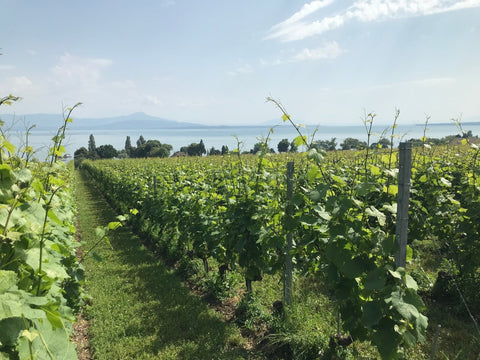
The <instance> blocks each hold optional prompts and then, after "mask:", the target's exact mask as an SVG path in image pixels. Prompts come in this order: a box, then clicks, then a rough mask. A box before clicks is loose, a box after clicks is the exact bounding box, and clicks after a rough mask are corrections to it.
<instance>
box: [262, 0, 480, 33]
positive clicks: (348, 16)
mask: <svg viewBox="0 0 480 360" xmlns="http://www.w3.org/2000/svg"><path fill="white" fill-rule="evenodd" d="M327 2H328V1H327ZM315 3H317V2H316V1H313V2H310V3H309V4H306V5H304V6H303V7H302V9H301V10H300V11H299V12H297V13H296V14H294V15H293V16H291V17H290V18H288V19H287V20H285V21H283V22H281V23H279V24H277V25H274V26H273V27H272V28H271V29H270V33H269V34H268V35H267V37H266V39H279V40H281V41H285V42H287V41H296V40H302V39H305V38H307V37H310V36H314V35H320V34H323V33H325V32H327V31H330V30H334V29H337V28H340V27H342V26H343V25H344V24H345V23H347V22H348V21H351V20H357V21H362V22H369V21H377V20H385V19H396V18H404V17H413V16H424V15H433V14H438V13H443V12H449V11H455V10H460V9H467V8H474V7H480V0H460V1H455V0H357V1H355V2H354V3H353V4H352V5H351V6H349V7H347V8H346V9H344V10H343V11H341V12H340V13H339V14H336V15H333V16H326V17H323V18H321V19H319V20H315V21H311V22H305V21H301V20H302V19H303V18H304V16H303V14H311V13H313V12H315V11H317V10H318V9H320V7H318V4H317V7H318V8H316V7H315ZM307 6H309V7H307ZM309 10H313V11H310V12H309Z"/></svg>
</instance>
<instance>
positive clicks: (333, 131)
mask: <svg viewBox="0 0 480 360" xmlns="http://www.w3.org/2000/svg"><path fill="white" fill-rule="evenodd" d="M316 128H317V132H316V133H315V139H317V140H329V139H331V138H334V137H335V138H336V139H337V144H340V143H342V142H343V140H344V139H345V138H348V137H353V138H356V139H359V140H366V139H367V134H366V131H365V127H364V126H363V125H355V126H319V127H313V126H307V127H306V128H302V129H301V132H302V133H303V134H304V135H307V136H311V135H312V134H313V133H314V131H315V129H316ZM269 130H270V127H268V126H236V127H220V126H212V127H201V128H187V129H158V130H143V131H142V130H121V129H114V130H71V131H67V136H66V139H65V141H64V145H65V148H66V151H67V153H68V154H71V155H73V153H74V152H75V150H76V149H78V148H80V147H82V146H83V147H85V148H87V147H88V139H89V136H90V134H93V135H94V137H95V144H96V146H97V147H98V146H100V145H105V144H111V145H113V146H114V147H115V148H116V149H119V150H120V149H123V148H124V147H125V140H126V137H127V136H130V139H131V142H132V145H133V146H136V141H137V139H138V138H139V137H140V135H143V137H144V138H145V139H146V140H150V139H152V140H159V141H160V142H161V143H167V144H170V145H172V146H173V151H178V150H180V148H181V147H182V146H186V145H189V144H191V143H194V142H195V143H198V142H200V140H203V142H204V144H205V148H206V149H207V150H208V149H210V148H211V147H212V146H213V147H215V148H216V149H221V147H222V145H226V146H228V148H229V149H230V150H233V149H235V148H237V140H236V139H235V137H237V138H238V140H239V141H240V142H241V144H240V150H241V151H249V150H250V149H251V148H253V145H254V144H255V143H256V142H258V141H259V140H260V139H262V138H265V137H266V136H267V135H268V133H269ZM464 130H465V131H468V130H471V131H472V133H473V134H474V135H479V134H480V125H468V124H466V125H464ZM373 131H374V133H375V134H376V135H374V136H372V139H371V142H376V141H378V139H379V136H380V135H381V134H382V132H384V131H386V137H387V138H389V136H390V133H391V128H390V129H389V127H388V125H385V126H382V125H378V126H374V129H373ZM395 133H396V134H397V135H399V137H396V138H395V143H396V144H398V142H400V140H401V139H402V138H403V140H407V139H411V138H417V139H418V138H420V137H422V136H423V126H417V125H407V126H405V125H403V126H402V125H399V126H398V127H397V128H396V131H395ZM458 133H459V131H458V129H457V128H456V126H455V124H453V123H452V124H448V125H429V126H428V131H427V137H430V138H441V137H444V136H447V135H454V134H458ZM53 135H54V132H53V131H40V130H39V131H35V129H33V130H32V134H31V136H30V138H29V144H30V145H32V146H33V147H34V148H35V149H36V150H37V157H38V158H39V159H43V158H44V157H45V155H46V153H47V149H48V148H49V147H50V146H51V145H50V144H51V138H52V136H53ZM297 135H298V134H297V132H296V130H295V129H294V128H293V127H292V126H291V125H286V124H282V125H281V126H277V127H274V128H273V134H271V135H270V142H269V144H270V147H272V148H273V149H275V150H277V144H278V143H279V141H280V140H282V139H284V138H287V139H288V140H289V141H291V140H293V138H295V137H296V136H297ZM10 141H11V142H13V143H14V144H15V145H17V146H18V145H19V144H22V143H24V140H22V138H21V134H20V133H12V134H10ZM172 153H173V152H172Z"/></svg>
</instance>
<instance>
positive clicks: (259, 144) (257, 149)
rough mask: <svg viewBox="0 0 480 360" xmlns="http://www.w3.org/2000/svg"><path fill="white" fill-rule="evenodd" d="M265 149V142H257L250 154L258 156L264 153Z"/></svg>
mask: <svg viewBox="0 0 480 360" xmlns="http://www.w3.org/2000/svg"><path fill="white" fill-rule="evenodd" d="M264 147H265V145H264V143H263V142H257V143H256V144H255V145H253V149H252V150H250V154H256V153H258V152H260V151H262V150H263V148H264Z"/></svg>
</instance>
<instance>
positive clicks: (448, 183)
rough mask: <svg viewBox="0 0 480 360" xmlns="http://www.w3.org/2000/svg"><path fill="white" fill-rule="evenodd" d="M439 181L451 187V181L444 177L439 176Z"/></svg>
mask: <svg viewBox="0 0 480 360" xmlns="http://www.w3.org/2000/svg"><path fill="white" fill-rule="evenodd" d="M440 183H441V184H442V185H444V186H446V187H451V186H452V183H451V182H450V181H448V180H447V179H445V178H444V177H442V178H440Z"/></svg>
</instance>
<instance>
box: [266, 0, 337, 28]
mask: <svg viewBox="0 0 480 360" xmlns="http://www.w3.org/2000/svg"><path fill="white" fill-rule="evenodd" d="M334 1H335V0H319V1H312V2H310V3H307V4H305V5H303V6H302V8H301V9H300V10H299V11H298V12H296V13H295V14H293V15H292V16H291V17H289V18H288V19H287V20H285V21H282V22H281V23H279V24H277V25H275V26H273V27H272V30H275V29H277V30H279V31H282V29H287V28H288V27H289V26H291V25H293V24H295V23H296V22H298V21H300V20H302V19H303V18H305V17H307V16H308V15H310V14H313V13H315V12H317V11H318V10H320V9H322V8H324V7H327V6H328V5H330V4H332V3H333V2H334Z"/></svg>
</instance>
